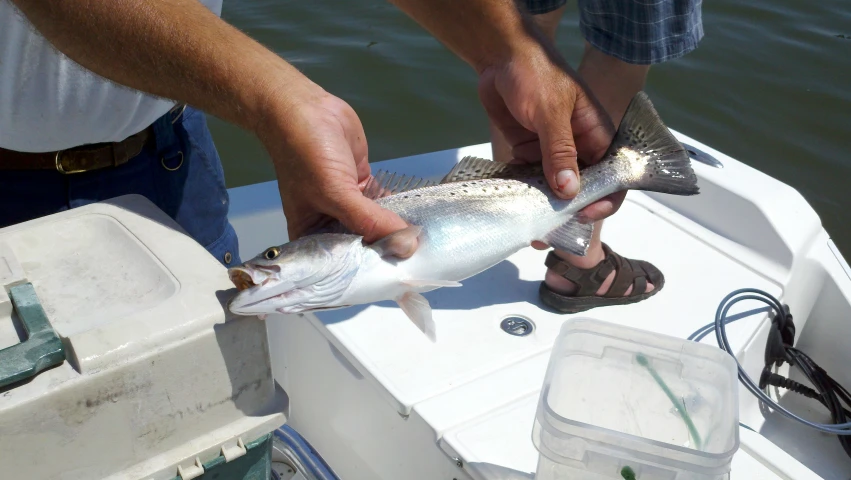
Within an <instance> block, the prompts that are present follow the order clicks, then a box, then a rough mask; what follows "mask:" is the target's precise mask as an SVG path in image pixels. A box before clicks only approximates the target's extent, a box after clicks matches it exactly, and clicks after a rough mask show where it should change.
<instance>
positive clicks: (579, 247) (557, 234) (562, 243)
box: [544, 216, 594, 256]
mask: <svg viewBox="0 0 851 480" xmlns="http://www.w3.org/2000/svg"><path fill="white" fill-rule="evenodd" d="M593 234H594V224H593V223H580V222H579V220H578V218H577V217H576V216H574V217H573V218H571V219H570V221H568V222H567V223H565V224H564V225H562V226H560V227H558V228H556V229H555V230H553V231H552V232H550V233H549V234H548V235H547V237H546V238H545V239H544V240H545V242H546V243H547V244H548V245H549V246H551V247H553V248H555V249H556V250H561V251H564V252H569V253H572V254H573V255H579V256H585V253H586V252H587V251H588V245H589V244H590V243H591V235H593Z"/></svg>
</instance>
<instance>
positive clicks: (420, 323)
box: [396, 292, 437, 342]
mask: <svg viewBox="0 0 851 480" xmlns="http://www.w3.org/2000/svg"><path fill="white" fill-rule="evenodd" d="M396 303H398V304H399V308H401V309H402V311H403V312H405V315H407V316H408V319H410V320H411V322H413V324H414V325H416V326H417V328H418V329H420V331H421V332H423V333H424V334H425V335H426V336H427V337H428V339H429V340H431V341H432V342H436V341H437V329H436V326H435V324H434V318H432V314H431V306H430V305H429V304H428V300H426V298H425V297H424V296H422V295H420V294H419V293H416V292H406V293H404V294H402V295H401V296H399V298H397V299H396Z"/></svg>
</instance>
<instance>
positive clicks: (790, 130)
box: [211, 0, 851, 258]
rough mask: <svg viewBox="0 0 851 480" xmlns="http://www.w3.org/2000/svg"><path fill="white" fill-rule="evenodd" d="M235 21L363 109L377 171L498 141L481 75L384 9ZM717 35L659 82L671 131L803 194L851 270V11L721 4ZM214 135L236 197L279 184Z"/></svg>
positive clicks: (375, 5)
mask: <svg viewBox="0 0 851 480" xmlns="http://www.w3.org/2000/svg"><path fill="white" fill-rule="evenodd" d="M223 16H224V18H225V19H226V20H227V21H229V22H231V23H232V24H234V25H236V26H237V27H239V28H240V29H242V30H243V31H245V32H246V33H248V34H249V35H251V36H252V37H254V38H256V39H258V40H259V41H260V42H262V43H263V44H265V45H267V46H268V47H270V48H272V49H273V50H274V51H275V52H277V53H278V54H279V55H281V56H282V57H284V58H285V59H287V60H289V61H290V62H291V63H293V64H294V65H296V66H297V67H298V68H299V69H300V70H301V71H302V72H304V73H305V74H306V75H307V76H308V77H310V78H311V79H313V80H314V81H315V82H317V83H318V84H319V85H321V86H322V87H323V88H325V89H326V90H328V91H330V92H331V93H333V94H335V95H337V96H339V97H341V98H343V99H344V100H346V101H347V102H349V104H351V105H352V107H353V108H354V109H355V111H356V112H357V113H358V115H359V116H360V118H361V121H362V122H363V125H364V129H365V131H366V135H367V140H368V142H369V151H370V160H371V161H376V160H384V159H388V158H394V157H399V156H405V155H412V154H417V153H424V152H429V151H435V150H442V149H447V148H454V147H459V146H464V145H469V144H475V143H482V142H487V141H489V137H488V130H487V117H486V116H485V113H484V110H483V109H482V107H481V105H480V104H479V100H478V97H477V95H476V76H475V75H474V73H473V71H472V70H471V69H470V68H469V67H468V66H467V65H466V64H465V63H463V62H462V61H460V60H459V59H458V58H457V57H455V56H454V55H453V54H452V53H450V52H449V51H448V50H446V49H445V48H444V47H443V46H442V45H441V44H440V43H439V42H437V41H436V40H435V39H434V38H433V37H431V36H430V35H429V34H428V33H427V32H425V31H424V30H423V29H421V28H420V27H419V26H418V25H417V24H416V23H414V22H413V21H412V20H410V19H409V18H408V17H407V16H405V15H404V14H402V13H401V12H400V11H398V10H397V9H396V8H395V7H393V6H392V5H389V4H388V3H386V2H384V1H379V0H360V1H357V2H353V1H340V0H321V1H315V2H303V1H302V2H293V1H281V0H274V1H273V0H251V1H243V2H237V1H234V0H225V7H224V14H223ZM577 20H578V16H577V12H576V6H575V3H571V4H569V6H568V9H567V12H566V14H565V17H564V19H563V21H562V26H561V27H560V29H559V36H558V44H559V46H560V48H561V50H562V52H563V53H564V55H565V56H566V57H567V58H568V60H569V61H570V62H571V64H572V65H578V62H579V58H580V54H581V51H582V37H581V36H580V34H579V31H578V28H577ZM703 21H704V29H705V32H706V36H705V38H704V40H703V41H702V43H701V45H700V47H699V48H698V49H697V50H696V51H694V52H692V53H691V54H689V55H687V56H685V57H683V58H681V59H678V60H675V61H672V62H669V63H666V64H662V65H658V66H655V67H653V68H652V69H651V71H650V75H649V77H648V81H647V87H646V90H647V91H648V93H649V94H650V96H651V98H652V99H653V101H654V104H655V105H656V107H657V109H658V110H659V113H660V114H661V116H662V118H663V119H664V120H665V121H666V123H667V124H668V125H669V126H670V127H671V128H673V129H676V130H678V131H681V132H683V133H685V134H687V135H690V136H692V137H694V138H696V139H697V140H699V141H701V142H704V143H706V144H709V145H711V146H713V147H714V148H716V149H718V150H720V151H722V152H724V153H726V154H728V155H730V156H732V157H734V158H736V159H738V160H740V161H742V162H745V163H747V164H749V165H751V166H753V167H755V168H757V169H759V170H762V171H764V172H766V173H768V174H769V175H771V176H774V177H776V178H778V179H779V180H781V181H783V182H785V183H788V184H790V185H792V186H793V187H794V188H796V189H797V190H798V191H800V192H801V193H802V194H803V195H804V197H805V198H807V200H808V201H809V202H810V203H811V204H812V205H813V207H814V208H815V209H816V211H817V212H818V214H819V215H820V217H821V219H822V222H823V223H824V225H825V227H826V228H827V230H828V232H829V233H830V234H831V236H832V237H833V238H834V240H835V241H836V243H837V245H838V246H839V248H840V250H841V251H842V252H843V254H844V255H845V257H846V258H851V222H849V215H848V212H847V211H848V206H849V205H851V202H849V200H848V197H847V195H848V191H849V181H851V148H849V147H851V3H849V2H848V0H823V1H821V2H800V1H792V0H755V1H751V2H741V1H738V0H715V1H712V2H705V3H704V6H703ZM843 37H847V38H843ZM211 128H212V130H213V135H214V136H215V139H216V142H217V145H218V148H219V151H220V153H221V156H222V161H223V162H224V165H225V171H226V175H227V179H228V186H229V187H234V186H239V185H245V184H248V183H254V182H260V181H267V180H272V179H274V175H273V171H272V168H271V164H270V162H269V160H268V156H267V155H266V153H265V151H264V150H263V148H262V147H261V145H260V143H259V142H258V141H256V140H255V139H254V138H253V137H252V136H251V135H249V134H247V133H246V132H244V131H241V130H239V129H237V128H236V127H233V126H232V125H230V124H226V123H223V122H221V121H219V120H217V119H211Z"/></svg>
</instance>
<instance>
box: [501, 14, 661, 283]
mask: <svg viewBox="0 0 851 480" xmlns="http://www.w3.org/2000/svg"><path fill="white" fill-rule="evenodd" d="M563 12H564V7H562V8H560V9H558V10H555V11H553V12H550V13H546V14H543V15H536V16H535V21H536V22H537V23H538V25H539V26H540V27H541V29H542V30H543V31H544V33H545V34H546V35H547V36H548V37H549V38H550V39H552V40H554V39H555V34H556V30H557V28H558V23H559V21H560V20H561V16H562V14H563ZM649 70H650V66H649V65H632V64H629V63H626V62H623V61H621V60H618V59H616V58H614V57H610V56H608V55H606V54H604V53H602V52H601V51H599V50H597V49H596V48H594V47H592V46H591V45H589V44H588V43H586V44H585V52H584V54H583V56H582V60H581V62H580V64H579V68H578V69H577V73H578V74H579V75H580V76H581V77H582V78H583V79H584V80H585V82H586V84H587V85H588V87H589V88H590V89H591V91H592V92H593V94H594V95H595V96H596V97H597V98H598V99H599V100H600V102H601V103H602V104H603V107H604V108H605V109H606V111H607V112H608V113H609V115H611V117H612V121H613V122H614V124H615V125H619V124H620V121H621V119H622V118H623V114H624V112H625V111H626V108H627V106H628V105H629V102H630V100H632V98H633V97H634V96H635V94H637V93H638V92H639V91H640V90H641V89H643V88H644V82H645V80H646V78H647V72H648V71H649ZM490 130H491V142H492V150H493V158H494V160H496V161H501V162H507V161H509V160H511V148H510V147H509V146H508V144H507V142H506V141H505V139H504V138H503V137H502V134H501V133H500V132H499V130H497V129H496V128H495V127H494V126H493V124H491V127H490ZM602 227H603V222H602V221H600V222H597V223H596V224H595V225H594V235H593V237H592V238H591V243H590V245H589V247H588V252H587V254H586V255H585V256H584V257H579V256H576V255H571V254H569V253H566V252H562V251H559V250H556V251H555V253H556V255H558V256H559V257H561V258H563V259H565V260H566V261H568V262H569V263H570V264H571V265H574V266H576V267H579V268H591V267H593V266H595V265H597V264H598V263H600V261H602V260H603V258H604V257H605V253H604V252H603V246H602V243H601V240H600V232H601V230H602ZM614 278H615V272H612V273H611V274H609V276H608V277H607V278H606V281H605V282H603V284H602V285H600V288H599V289H598V290H597V295H603V294H605V293H606V292H607V291H608V290H609V287H610V286H611V284H612V282H613V281H614ZM544 281H545V282H546V283H547V285H548V286H549V287H550V288H551V289H552V290H553V291H554V292H556V293H560V294H564V295H570V294H573V293H575V292H576V291H577V290H578V287H577V286H576V284H574V283H573V282H571V281H570V280H567V279H565V278H564V277H562V276H560V275H557V274H556V273H554V272H553V271H551V270H547V274H546V278H545V280H544ZM654 288H655V286H654V285H653V284H652V283H650V282H648V283H647V287H646V289H645V292H650V291H652V290H653V289H654ZM631 293H632V287H631V286H630V287H629V288H628V289H627V290H626V292H624V295H630V294H631Z"/></svg>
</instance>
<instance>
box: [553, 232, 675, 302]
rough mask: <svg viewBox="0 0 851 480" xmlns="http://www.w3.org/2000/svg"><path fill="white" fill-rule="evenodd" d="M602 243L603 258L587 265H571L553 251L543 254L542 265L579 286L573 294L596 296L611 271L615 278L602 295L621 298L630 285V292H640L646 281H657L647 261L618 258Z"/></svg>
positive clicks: (656, 275) (643, 289)
mask: <svg viewBox="0 0 851 480" xmlns="http://www.w3.org/2000/svg"><path fill="white" fill-rule="evenodd" d="M602 246H603V252H604V253H605V257H604V258H603V260H602V261H601V262H600V263H598V264H597V265H595V266H593V267H591V268H579V267H575V266H573V265H571V264H570V263H568V262H567V261H565V260H563V259H562V258H561V257H559V256H558V255H556V254H555V252H554V251H550V252H549V254H547V258H546V260H545V261H544V264H545V265H546V266H547V268H549V269H551V270H552V271H553V272H554V273H556V274H557V275H560V276H562V277H564V278H566V279H568V280H570V281H571V282H573V283H575V284H576V285H577V286H578V287H579V291H577V292H576V294H575V296H578V297H579V296H589V295H596V293H597V290H599V289H600V287H601V286H602V285H603V282H605V281H606V277H608V276H609V274H611V273H612V271H615V272H616V273H615V278H614V280H613V281H612V284H611V286H610V287H609V290H608V291H607V292H606V293H605V294H604V295H603V297H608V298H615V297H622V296H623V295H624V293H626V291H627V289H629V287H630V286H632V294H631V295H641V294H643V293H645V291H646V290H647V283H648V280H649V281H650V282H652V283H654V284H657V283H659V281H660V279H661V278H656V277H659V275H658V274H657V271H656V269H654V268H652V267H651V266H650V265H649V264H648V263H647V262H644V261H641V260H632V259H629V258H625V257H622V256H620V255H618V254H617V253H615V252H614V251H612V249H611V248H610V247H609V246H608V245H606V244H605V243H603V244H602Z"/></svg>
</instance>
